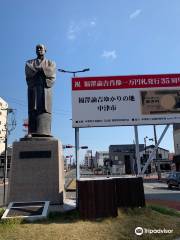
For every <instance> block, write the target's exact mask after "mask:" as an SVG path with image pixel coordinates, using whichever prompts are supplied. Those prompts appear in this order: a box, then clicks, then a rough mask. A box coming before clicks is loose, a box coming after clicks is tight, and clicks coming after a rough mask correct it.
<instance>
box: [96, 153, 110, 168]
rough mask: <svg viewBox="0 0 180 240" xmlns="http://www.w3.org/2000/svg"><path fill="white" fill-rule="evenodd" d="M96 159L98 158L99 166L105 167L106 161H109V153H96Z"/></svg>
mask: <svg viewBox="0 0 180 240" xmlns="http://www.w3.org/2000/svg"><path fill="white" fill-rule="evenodd" d="M95 158H96V162H97V166H98V167H103V166H104V162H105V160H107V159H109V152H108V151H99V152H96V155H95Z"/></svg>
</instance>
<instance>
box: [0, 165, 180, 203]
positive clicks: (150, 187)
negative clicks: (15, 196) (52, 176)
mask: <svg viewBox="0 0 180 240" xmlns="http://www.w3.org/2000/svg"><path fill="white" fill-rule="evenodd" d="M87 173H88V172H87ZM75 176H76V170H75V169H73V170H71V171H69V172H67V173H65V186H67V185H68V183H69V182H70V181H71V180H72V179H74V178H75ZM88 177H94V175H89V176H88ZM6 190H7V185H6ZM144 193H145V198H146V199H147V200H168V201H176V202H179V204H180V190H179V189H175V188H174V189H168V187H167V184H166V183H163V182H158V181H153V182H145V183H144ZM6 195H7V194H6ZM65 196H66V197H67V198H75V192H69V193H65ZM2 204H3V185H2V184H0V206H2Z"/></svg>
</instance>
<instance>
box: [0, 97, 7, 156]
mask: <svg viewBox="0 0 180 240" xmlns="http://www.w3.org/2000/svg"><path fill="white" fill-rule="evenodd" d="M7 108H8V104H7V102H5V101H4V100H3V99H2V98H1V97H0V155H1V153H2V152H3V151H4V150H5V143H4V140H5V136H6V121H7Z"/></svg>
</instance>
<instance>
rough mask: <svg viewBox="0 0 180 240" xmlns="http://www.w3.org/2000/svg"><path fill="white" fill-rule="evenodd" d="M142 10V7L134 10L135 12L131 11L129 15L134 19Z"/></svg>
mask: <svg viewBox="0 0 180 240" xmlns="http://www.w3.org/2000/svg"><path fill="white" fill-rule="evenodd" d="M141 12H142V10H141V9H136V11H134V12H133V13H131V14H130V15H129V18H130V19H134V18H137V17H138V16H139V15H140V14H141Z"/></svg>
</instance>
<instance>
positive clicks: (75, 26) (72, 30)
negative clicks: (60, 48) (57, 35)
mask: <svg viewBox="0 0 180 240" xmlns="http://www.w3.org/2000/svg"><path fill="white" fill-rule="evenodd" d="M95 26H96V19H91V20H83V21H80V22H73V21H72V22H71V23H70V25H69V27H68V31H67V38H68V39H69V40H74V39H76V38H77V37H78V35H79V34H80V33H82V32H83V31H86V30H88V31H89V30H90V29H91V28H92V27H95Z"/></svg>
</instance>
